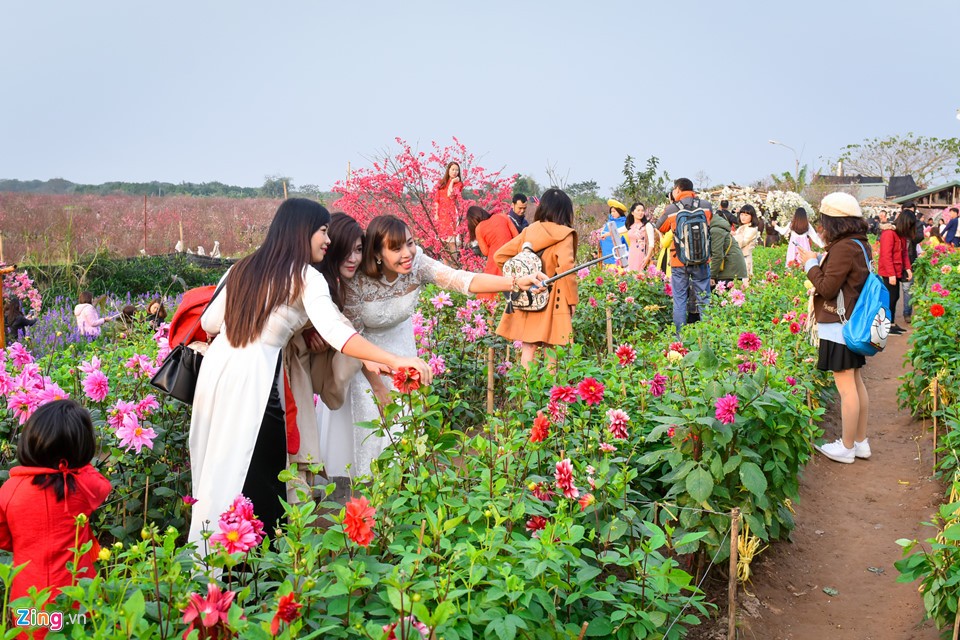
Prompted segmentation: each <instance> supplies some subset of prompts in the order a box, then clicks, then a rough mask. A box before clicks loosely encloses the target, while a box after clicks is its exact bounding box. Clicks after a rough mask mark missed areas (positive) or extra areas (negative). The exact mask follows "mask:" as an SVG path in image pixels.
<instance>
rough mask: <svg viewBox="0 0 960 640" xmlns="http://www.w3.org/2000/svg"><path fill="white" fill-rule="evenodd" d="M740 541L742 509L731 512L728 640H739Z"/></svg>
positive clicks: (736, 508)
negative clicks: (738, 550) (738, 559)
mask: <svg viewBox="0 0 960 640" xmlns="http://www.w3.org/2000/svg"><path fill="white" fill-rule="evenodd" d="M739 540H740V507H734V508H733V511H731V512H730V579H729V582H728V584H727V616H728V619H727V640H736V638H737V543H738V542H739Z"/></svg>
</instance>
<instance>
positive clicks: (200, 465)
mask: <svg viewBox="0 0 960 640" xmlns="http://www.w3.org/2000/svg"><path fill="white" fill-rule="evenodd" d="M329 222H330V214H329V213H327V210H326V209H324V208H323V207H322V206H320V205H319V204H317V203H316V202H313V201H311V200H306V199H302V198H291V199H289V200H285V201H284V202H283V204H281V205H280V207H279V208H278V209H277V213H276V215H275V216H274V219H273V222H272V223H271V225H270V228H269V230H268V231H267V236H266V238H265V239H264V241H263V244H262V245H261V246H260V248H258V249H257V250H256V251H255V252H254V253H253V254H251V255H249V256H247V257H246V258H244V259H242V260H241V261H239V262H238V263H237V264H235V265H234V266H233V267H231V269H230V270H229V271H228V272H227V274H226V275H225V276H224V277H223V279H221V284H222V285H223V290H222V292H221V295H218V296H217V297H216V298H215V299H214V300H213V301H212V302H211V304H210V305H209V307H208V308H207V309H206V311H205V312H204V314H203V316H202V320H201V324H202V326H203V330H204V331H206V332H207V334H208V335H210V336H217V338H216V339H214V340H213V342H212V343H211V344H210V347H209V348H208V349H207V352H206V355H205V357H204V360H203V367H201V369H200V375H199V377H198V380H197V389H196V396H195V398H194V403H193V417H192V420H191V423H190V463H191V470H192V474H193V496H194V497H195V498H196V499H197V503H196V505H194V507H193V514H192V515H193V517H192V520H191V522H190V537H189V540H190V541H191V542H197V543H199V542H200V541H201V539H202V537H203V536H202V532H203V531H204V529H207V530H209V529H211V528H212V527H216V522H217V520H218V517H219V515H220V514H221V513H222V512H223V511H224V510H225V509H226V508H227V507H228V506H229V505H230V504H231V502H232V501H233V500H234V498H236V496H237V495H238V494H240V493H243V494H244V495H245V496H247V497H248V498H250V499H251V500H252V501H253V504H254V508H255V509H256V513H257V515H258V516H259V517H260V520H261V521H263V524H264V530H265V531H266V532H267V533H269V534H272V533H273V531H274V529H275V527H276V525H277V523H278V522H279V520H280V518H281V517H282V515H283V508H282V505H281V503H280V498H281V497H282V496H284V495H285V493H286V489H285V486H284V483H283V482H280V481H279V480H278V479H277V475H278V474H279V473H280V472H281V471H282V470H283V469H284V468H286V466H287V455H288V453H289V454H291V455H293V454H296V453H297V452H298V451H299V433H294V434H292V435H293V437H292V438H291V439H289V440H288V437H287V430H286V418H287V416H285V415H284V409H283V408H282V406H281V403H280V394H281V385H283V380H284V374H285V373H287V372H288V369H290V368H289V367H288V366H287V365H286V364H285V363H284V359H285V354H284V349H285V347H286V346H287V343H288V342H289V341H290V339H291V338H292V337H293V336H294V334H295V333H296V332H298V331H300V330H301V329H303V327H304V326H305V325H306V323H307V321H308V320H309V321H310V322H311V323H313V326H314V327H315V328H316V329H317V331H318V332H319V334H320V336H321V337H323V339H324V340H325V341H326V342H327V343H328V344H329V345H330V346H332V347H333V348H335V349H337V350H339V351H342V352H343V353H346V354H347V355H350V356H353V357H356V358H359V359H363V360H367V361H372V362H378V363H383V364H384V365H386V368H388V369H398V368H401V367H412V368H414V369H416V370H417V371H418V372H419V373H420V376H421V378H422V379H424V380H429V379H430V377H431V374H430V369H429V367H427V365H426V363H424V362H422V361H421V360H418V359H417V358H413V357H400V356H396V355H394V354H391V353H388V352H386V351H384V350H383V349H380V348H378V347H376V346H374V345H372V344H370V343H369V342H367V341H366V340H364V339H363V338H362V337H360V336H359V335H358V334H357V333H356V331H354V329H353V327H351V326H350V324H349V323H348V322H347V321H346V320H345V319H343V318H342V316H341V315H340V313H339V312H338V310H337V307H336V305H334V303H333V301H332V300H331V298H330V290H329V287H328V286H327V281H326V280H325V279H324V277H323V276H322V275H320V273H319V272H318V271H317V270H316V269H314V268H313V267H312V266H310V265H311V263H314V262H320V261H321V260H322V259H323V256H324V254H325V252H326V248H327V245H328V240H327V226H328V224H329ZM282 356H284V357H282ZM295 371H296V367H294V368H293V369H290V371H289V372H290V373H291V374H293V373H294V372H295ZM290 383H291V386H300V385H298V384H297V383H296V381H295V380H291V381H290ZM311 399H312V398H311ZM301 413H306V412H301ZM201 551H203V549H201Z"/></svg>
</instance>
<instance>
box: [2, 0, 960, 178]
mask: <svg viewBox="0 0 960 640" xmlns="http://www.w3.org/2000/svg"><path fill="white" fill-rule="evenodd" d="M957 24H960V2H956V1H953V0H951V1H949V2H948V1H941V2H931V1H923V0H920V1H917V2H912V3H903V2H892V1H889V0H888V1H885V2H843V1H837V0H833V1H831V2H823V1H820V0H817V1H807V2H792V3H781V2H736V1H728V2H659V3H652V2H602V1H598V0H594V1H593V2H568V1H563V0H560V1H555V2H522V1H520V0H516V1H514V2H510V1H500V0H493V1H485V0H481V1H475V2H446V3H434V2H429V3H428V2H416V1H412V2H361V1H357V2H349V1H347V2H344V1H340V2H336V3H332V2H331V3H327V2H306V1H303V2H289V1H278V2H269V3H268V2H256V3H255V2H248V1H232V2H227V1H205V0H193V1H192V2H184V1H180V0H173V1H167V2H155V3H149V4H148V3H141V2H130V1H129V0H123V1H111V2H107V1H104V2H98V1H93V2H72V1H66V0H65V1H63V2H50V1H43V0H32V1H30V2H13V1H9V2H4V3H3V4H2V5H0V77H2V78H3V86H4V89H5V91H4V96H3V99H2V100H0V178H20V179H34V178H36V179H48V178H53V177H62V178H66V179H68V180H72V181H74V182H84V183H99V182H104V181H108V180H126V181H148V180H162V181H169V182H180V181H191V182H201V181H210V180H219V181H222V182H227V183H233V184H241V185H247V186H257V185H260V184H261V183H262V182H263V178H264V176H265V175H267V174H277V173H282V174H285V175H289V176H292V177H293V179H294V182H295V183H297V184H306V183H312V184H317V185H320V186H321V187H322V188H328V187H329V186H330V185H332V183H333V182H334V181H335V180H337V179H339V178H341V177H342V176H343V175H344V173H345V169H346V165H347V162H348V161H350V162H352V163H353V165H354V166H355V167H356V166H362V165H364V164H366V160H365V158H367V157H370V156H371V155H373V154H375V153H376V152H377V151H378V150H380V149H383V148H385V147H388V146H389V145H391V143H392V141H393V139H394V137H396V136H400V137H403V138H406V139H407V140H409V141H411V142H414V143H415V142H417V141H419V143H420V146H421V148H427V147H428V146H429V143H430V141H431V140H438V141H441V142H447V141H449V140H450V137H451V136H453V135H456V136H457V137H458V138H460V140H461V141H463V142H464V143H465V144H466V145H467V146H468V147H469V148H470V149H471V150H472V151H473V152H474V153H475V154H476V155H477V156H480V157H481V158H482V161H483V164H485V165H486V166H487V167H496V168H500V167H505V169H506V171H507V172H510V173H513V172H519V173H524V174H529V175H533V176H534V177H535V178H536V179H537V180H539V181H540V182H541V183H543V182H546V174H545V171H544V168H545V167H546V166H547V164H548V162H549V163H550V164H552V165H555V166H556V167H557V169H559V170H560V172H561V173H562V174H566V175H569V180H570V182H576V181H580V180H588V179H593V180H596V181H598V182H599V183H600V186H601V189H602V190H603V192H604V193H606V192H608V191H609V190H610V189H611V188H612V187H613V186H614V185H616V184H617V183H618V182H619V181H620V169H621V166H622V163H623V158H624V156H626V155H627V154H631V155H633V156H634V157H637V158H639V159H640V160H641V162H642V160H644V159H645V158H646V157H647V156H649V155H657V156H659V157H660V158H661V160H662V162H663V168H665V169H666V170H667V171H669V172H670V174H671V176H673V177H679V176H681V175H687V176H689V177H691V178H692V177H694V175H695V174H696V173H697V172H698V171H701V170H702V171H705V172H706V173H707V174H708V175H709V176H710V179H711V182H721V181H722V182H730V181H738V182H740V183H748V182H751V181H753V180H755V179H757V178H760V177H762V176H764V175H766V174H769V173H770V172H771V171H778V172H779V171H787V170H791V171H792V170H793V165H794V157H793V154H792V153H791V152H790V151H789V150H788V149H785V148H783V147H777V146H773V145H770V144H768V143H767V140H768V139H770V138H775V139H778V140H781V141H783V142H784V143H786V144H789V145H791V146H793V147H794V148H795V149H796V150H797V152H798V153H799V152H801V150H802V153H803V156H802V161H803V162H805V163H809V164H811V165H814V166H813V168H817V167H819V166H820V165H821V160H820V158H821V157H832V156H836V154H837V153H838V151H839V149H840V148H841V147H842V146H843V145H845V144H848V143H853V142H858V141H860V140H862V139H863V138H865V137H872V136H885V135H888V134H895V133H906V132H909V131H913V132H915V133H918V134H922V135H929V136H940V137H953V136H958V135H960V120H957V119H956V117H955V113H956V110H957V108H958V107H960V80H958V78H960V76H958V71H957V69H958V62H960V54H958V51H960V47H958V44H957V40H956V36H955V31H956V28H955V27H956V25H957ZM907 92H910V93H912V94H913V97H907V95H906V94H907Z"/></svg>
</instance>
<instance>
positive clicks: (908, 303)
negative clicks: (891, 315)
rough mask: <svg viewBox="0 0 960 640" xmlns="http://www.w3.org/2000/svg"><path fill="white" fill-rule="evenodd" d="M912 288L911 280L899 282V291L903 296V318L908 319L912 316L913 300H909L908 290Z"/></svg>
mask: <svg viewBox="0 0 960 640" xmlns="http://www.w3.org/2000/svg"><path fill="white" fill-rule="evenodd" d="M912 287H913V280H912V279H911V280H901V281H900V290H901V292H902V295H903V317H904V318H909V317H910V316H912V315H913V300H911V299H910V289H911V288H912Z"/></svg>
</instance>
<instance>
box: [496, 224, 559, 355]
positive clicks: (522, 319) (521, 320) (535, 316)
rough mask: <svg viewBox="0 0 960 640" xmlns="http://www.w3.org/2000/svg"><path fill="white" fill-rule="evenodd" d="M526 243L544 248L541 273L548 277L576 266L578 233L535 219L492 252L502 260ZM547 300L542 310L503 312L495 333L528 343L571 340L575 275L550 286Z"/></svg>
mask: <svg viewBox="0 0 960 640" xmlns="http://www.w3.org/2000/svg"><path fill="white" fill-rule="evenodd" d="M525 242H529V243H530V244H531V245H533V250H534V251H537V252H539V251H543V255H542V259H543V272H544V273H545V274H547V275H548V276H553V275H556V274H557V273H560V272H563V271H566V270H568V269H571V268H573V267H574V266H576V254H577V232H576V231H574V230H573V229H571V228H570V227H565V226H563V225H562V224H556V223H553V222H534V223H533V224H531V225H530V226H529V227H527V228H526V229H524V230H523V231H521V232H520V235H518V236H517V237H515V238H514V239H513V240H511V241H510V242H508V243H506V244H505V245H503V246H502V247H500V249H499V250H498V251H497V253H496V254H495V255H494V260H495V261H496V263H497V266H499V267H500V268H501V269H502V268H503V263H505V262H506V261H507V260H509V259H510V258H512V257H513V256H515V255H517V254H518V253H520V250H521V249H522V248H523V244H524V243H525ZM550 287H551V288H550V302H549V303H548V304H547V307H546V308H545V309H544V310H542V311H519V310H517V311H514V312H513V313H510V314H506V313H505V314H504V315H503V318H502V319H501V320H500V326H498V327H497V335H500V336H503V337H504V338H506V339H507V340H521V341H523V342H530V343H540V342H543V343H547V344H568V343H570V342H572V341H573V316H571V315H570V307H571V306H572V305H575V304H577V300H578V298H577V278H576V276H568V277H566V278H561V279H560V280H557V281H556V282H554V283H553V284H552V285H550Z"/></svg>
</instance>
